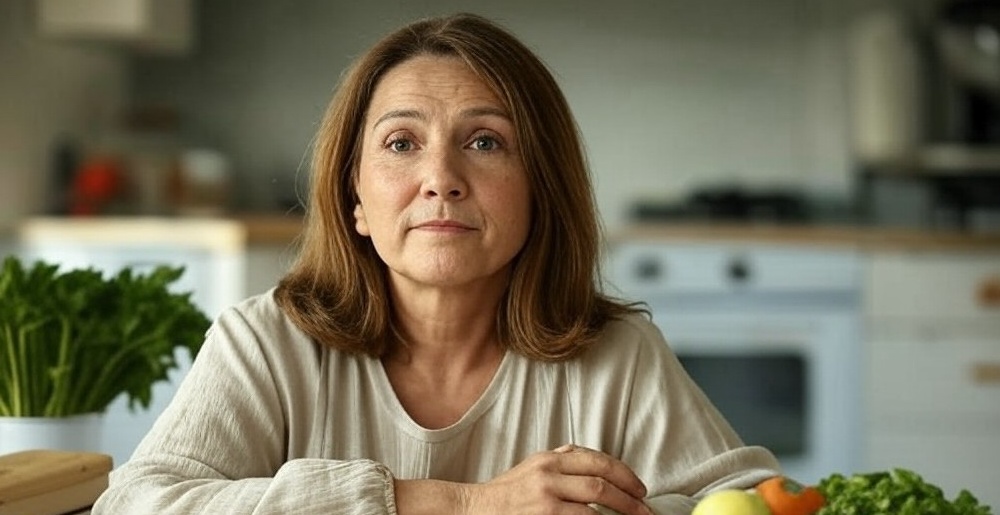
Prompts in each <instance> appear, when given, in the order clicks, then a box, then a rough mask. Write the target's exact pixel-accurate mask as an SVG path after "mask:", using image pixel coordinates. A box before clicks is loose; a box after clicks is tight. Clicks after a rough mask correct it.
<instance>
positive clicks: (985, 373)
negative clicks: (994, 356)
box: [972, 361, 1000, 386]
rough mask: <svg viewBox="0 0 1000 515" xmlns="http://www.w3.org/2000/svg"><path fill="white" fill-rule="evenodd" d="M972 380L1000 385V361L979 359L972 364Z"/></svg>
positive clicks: (982, 383) (979, 383) (980, 383)
mask: <svg viewBox="0 0 1000 515" xmlns="http://www.w3.org/2000/svg"><path fill="white" fill-rule="evenodd" d="M972 382H973V383H976V384H978V385H992V386H1000V362H996V361H992V362H990V361H979V362H976V363H973V364H972Z"/></svg>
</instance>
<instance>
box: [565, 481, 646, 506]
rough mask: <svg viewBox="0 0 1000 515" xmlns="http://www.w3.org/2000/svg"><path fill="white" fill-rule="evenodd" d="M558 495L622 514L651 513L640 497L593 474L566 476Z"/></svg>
mask: <svg viewBox="0 0 1000 515" xmlns="http://www.w3.org/2000/svg"><path fill="white" fill-rule="evenodd" d="M559 490H560V492H559V496H560V497H561V498H562V499H564V500H566V501H570V502H574V503H580V504H599V505H601V506H604V507H605V508H611V509H612V510H614V511H615V512H617V513H621V514H623V515H651V514H652V511H650V509H649V507H647V506H646V504H645V503H643V502H642V498H640V497H635V496H634V495H631V494H629V493H627V492H625V491H623V490H621V489H620V488H618V487H617V486H615V485H614V484H612V483H611V482H610V481H608V480H606V479H604V478H600V477H594V476H566V478H565V479H564V480H563V481H562V482H561V483H560V485H559Z"/></svg>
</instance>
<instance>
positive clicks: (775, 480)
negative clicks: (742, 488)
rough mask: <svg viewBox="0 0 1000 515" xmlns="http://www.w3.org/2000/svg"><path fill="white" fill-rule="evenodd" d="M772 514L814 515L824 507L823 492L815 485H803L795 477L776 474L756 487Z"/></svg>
mask: <svg viewBox="0 0 1000 515" xmlns="http://www.w3.org/2000/svg"><path fill="white" fill-rule="evenodd" d="M755 490H756V491H757V495H760V497H761V498H762V499H764V502H765V503H767V507H768V508H769V509H770V510H771V515H813V514H814V513H816V512H817V511H819V509H820V508H822V507H823V505H824V503H825V499H824V497H823V494H822V493H820V491H819V490H817V489H816V488H814V487H811V486H803V485H802V484H801V483H799V482H798V481H795V480H794V479H791V478H788V477H784V476H775V477H772V478H771V479H767V480H765V481H763V482H761V483H760V484H758V485H757V487H756V488H755Z"/></svg>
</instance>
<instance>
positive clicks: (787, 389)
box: [678, 353, 808, 459]
mask: <svg viewBox="0 0 1000 515" xmlns="http://www.w3.org/2000/svg"><path fill="white" fill-rule="evenodd" d="M678 357H679V358H680V361H681V363H682V364H683V365H684V368H685V369H686V370H687V371H688V374H690V375H691V378H692V379H694V381H695V382H696V383H698V386H700V387H701V389H702V390H703V391H704V392H705V394H706V395H708V398H709V399H711V401H712V403H714V404H715V406H716V407H717V408H718V409H719V411H721V412H722V414H723V416H725V417H726V420H728V421H729V423H730V424H731V425H732V426H733V429H735V430H736V432H737V433H739V435H740V437H741V438H742V439H743V441H744V443H746V444H748V445H761V446H764V447H767V448H768V449H769V450H770V451H771V452H773V453H774V454H775V455H776V456H777V457H778V458H779V459H780V458H782V457H790V456H796V455H802V454H804V453H805V452H806V434H805V433H806V417H807V414H806V399H807V393H808V392H807V391H806V389H807V386H808V385H807V380H806V363H805V360H804V359H803V357H802V356H801V355H796V354H746V355H740V354H728V353H727V354H725V355H707V354H706V355H702V354H679V355H678Z"/></svg>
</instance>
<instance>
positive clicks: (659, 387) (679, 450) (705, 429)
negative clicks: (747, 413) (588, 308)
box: [580, 318, 780, 515]
mask: <svg viewBox="0 0 1000 515" xmlns="http://www.w3.org/2000/svg"><path fill="white" fill-rule="evenodd" d="M614 327H615V328H614V330H613V331H611V334H610V336H609V337H610V338H612V340H613V341H606V342H602V344H601V345H600V346H599V347H598V348H595V349H594V350H595V351H596V352H595V355H593V356H590V357H588V358H587V359H586V361H588V362H589V363H590V364H589V365H585V366H584V368H583V369H582V371H581V377H580V381H581V383H584V382H585V383H588V384H587V385H586V388H584V394H583V397H582V398H581V401H580V404H581V405H583V406H586V405H587V404H586V403H587V401H589V402H590V404H591V406H594V405H597V404H598V403H600V404H602V405H603V406H604V408H606V409H607V410H608V411H607V412H608V413H612V414H613V415H612V416H609V417H607V418H606V419H605V420H597V419H591V420H587V417H586V415H582V416H583V419H584V420H583V422H582V424H583V427H582V428H581V429H582V433H583V434H584V435H586V434H588V433H591V431H590V429H591V428H590V427H588V424H590V425H595V426H596V425H597V424H604V426H603V429H602V431H604V432H605V434H616V435H618V442H617V443H611V442H609V441H603V442H602V441H599V440H598V438H597V437H593V438H592V440H593V441H587V440H586V439H585V440H584V441H582V443H583V444H584V445H595V446H596V445H600V446H603V447H604V448H605V449H609V452H612V453H614V454H616V455H617V456H619V458H620V459H621V460H622V461H623V462H624V463H626V464H627V465H628V466H629V467H631V469H632V470H633V471H634V472H635V473H636V475H637V476H638V477H639V478H641V479H642V480H643V481H644V482H645V484H646V485H647V487H648V490H649V494H648V496H647V497H646V499H645V500H646V503H647V505H649V507H651V508H652V509H653V511H654V512H655V513H658V514H663V515H667V514H669V515H683V514H687V513H690V512H691V510H692V509H693V508H694V505H695V504H696V502H697V499H699V498H701V497H702V496H704V495H705V494H706V493H708V492H710V491H714V490H719V489H725V488H740V489H742V488H749V487H752V486H754V485H756V484H757V483H759V482H760V481H763V480H764V479H766V478H768V477H771V476H774V475H777V474H779V473H780V467H779V465H778V462H777V460H776V459H775V458H774V456H773V455H772V454H771V452H770V451H768V450H767V449H764V448H762V447H755V446H744V445H743V442H742V441H741V440H740V438H739V436H738V435H737V434H736V433H735V431H733V429H732V427H731V426H730V425H729V423H728V422H727V421H726V420H725V419H724V418H723V417H722V415H721V414H720V413H719V411H718V410H717V409H716V408H715V407H714V406H713V405H712V404H711V403H710V402H709V400H708V399H707V397H706V396H705V395H704V394H703V393H702V391H701V390H700V389H699V388H698V387H697V386H696V385H695V383H694V382H693V381H692V380H691V378H690V377H689V376H688V375H687V373H686V372H685V371H684V369H683V367H682V366H681V364H680V362H679V361H678V359H677V357H676V356H675V355H674V354H673V353H672V352H671V351H670V349H669V347H668V346H667V343H666V342H665V341H664V338H663V335H662V334H661V333H660V331H659V330H658V329H657V328H656V326H655V325H653V324H651V323H648V322H646V321H645V320H644V319H639V318H634V319H630V320H626V321H623V322H620V323H616V324H615V325H614ZM604 363H613V365H612V366H611V367H610V368H609V367H606V366H604ZM588 374H591V375H590V376H589V377H588ZM594 395H597V397H593V396H594ZM602 411H603V410H602ZM584 438H586V436H585V437H584ZM606 513H613V512H606Z"/></svg>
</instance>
